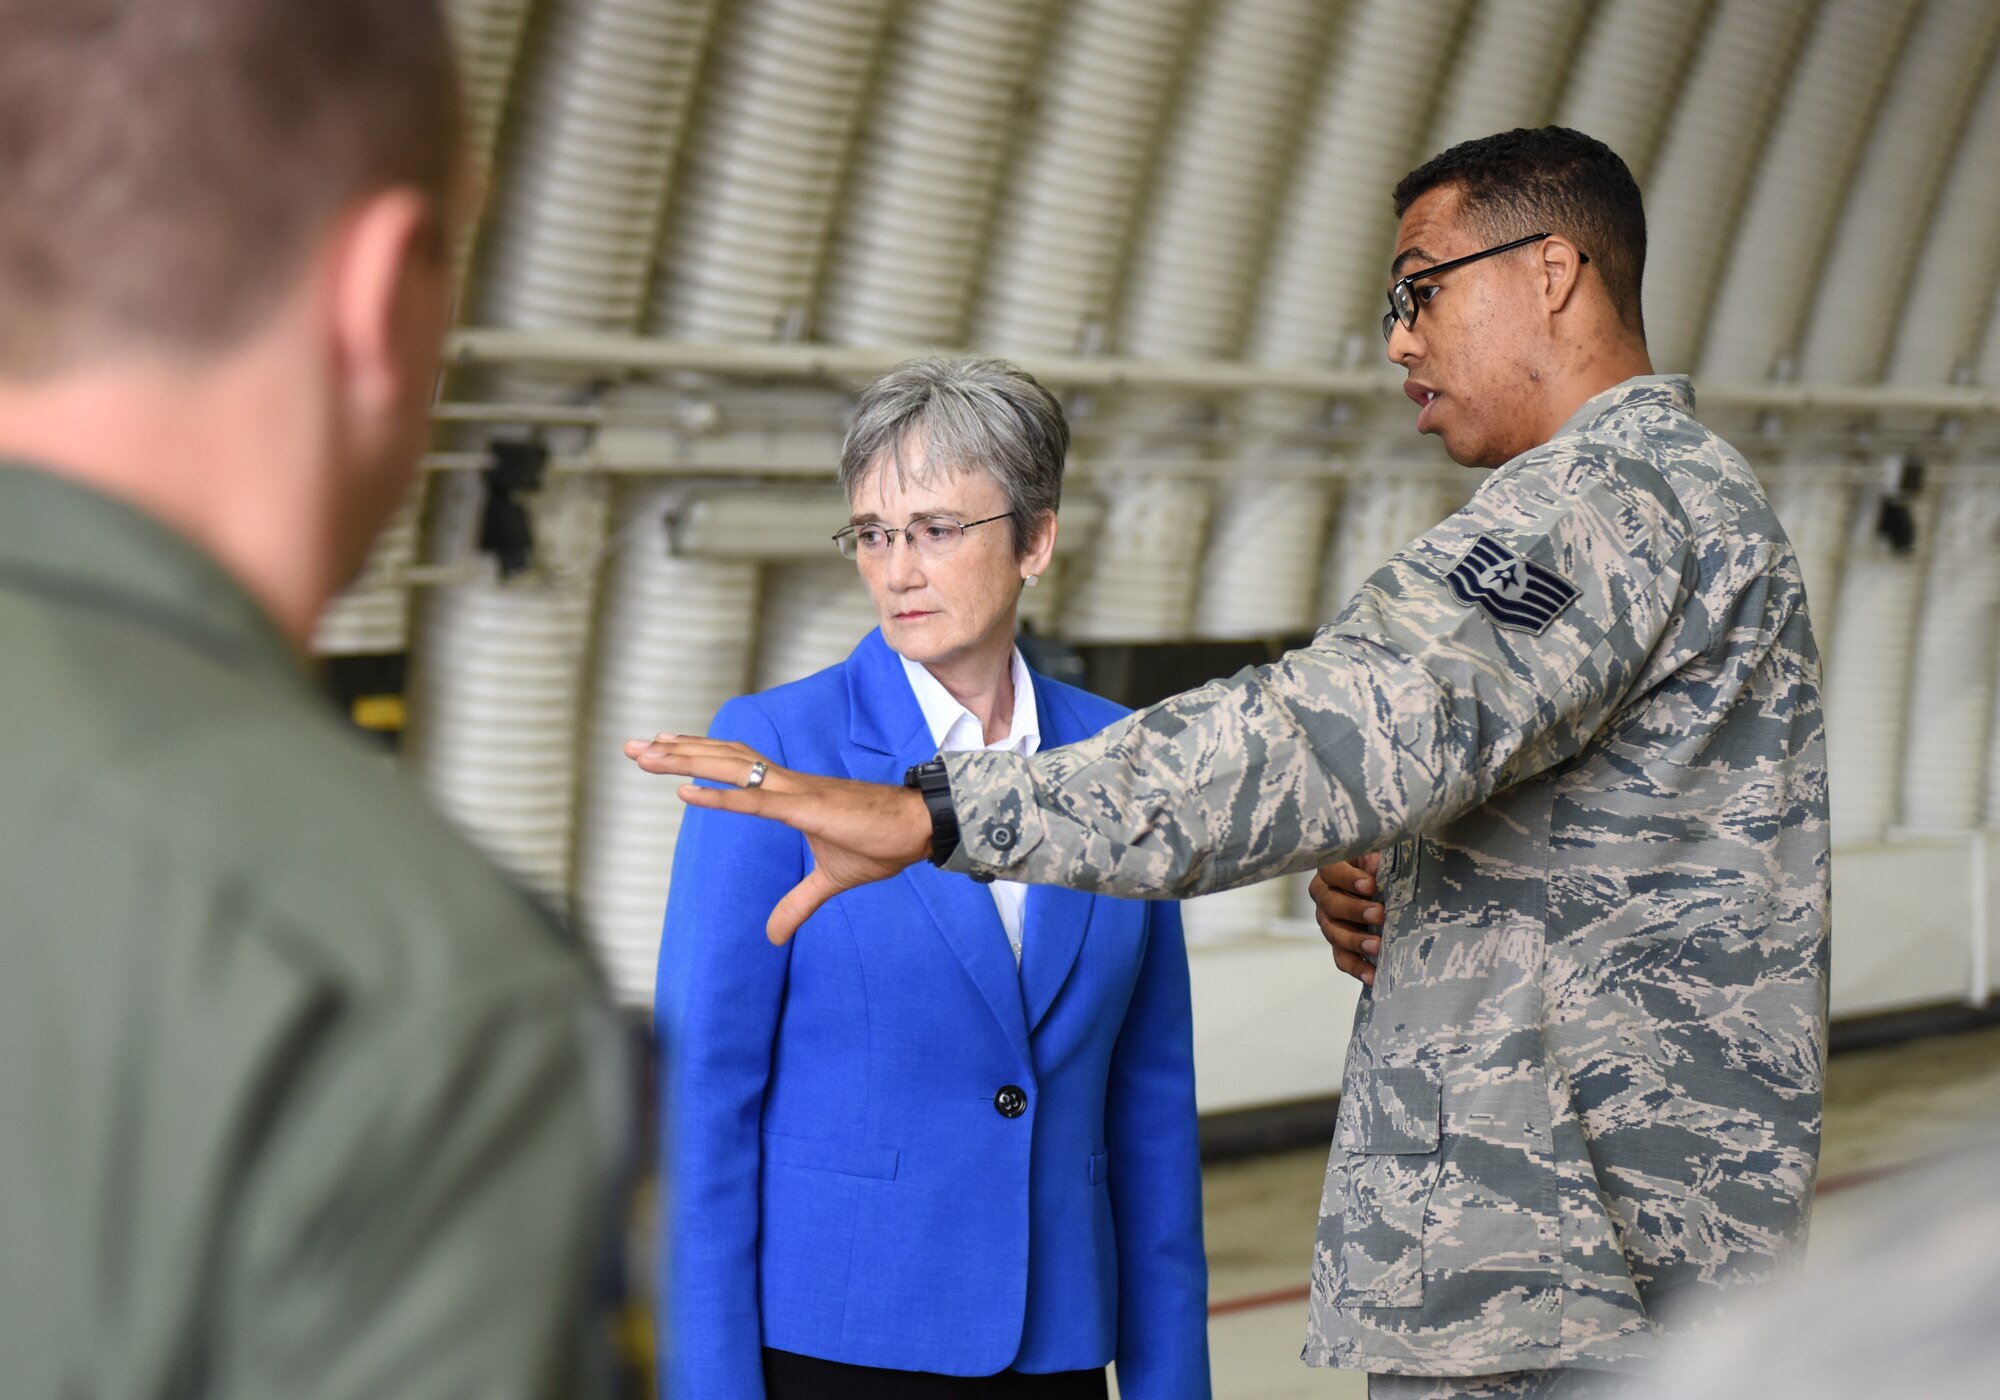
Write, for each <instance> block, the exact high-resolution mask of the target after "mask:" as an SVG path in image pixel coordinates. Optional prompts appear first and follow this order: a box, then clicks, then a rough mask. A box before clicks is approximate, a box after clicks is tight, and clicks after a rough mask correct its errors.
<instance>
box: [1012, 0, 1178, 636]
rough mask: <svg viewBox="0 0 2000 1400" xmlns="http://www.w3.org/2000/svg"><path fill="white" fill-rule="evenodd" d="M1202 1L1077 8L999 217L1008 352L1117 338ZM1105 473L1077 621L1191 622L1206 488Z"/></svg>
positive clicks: (1068, 17) (1142, 629) (1072, 583)
mask: <svg viewBox="0 0 2000 1400" xmlns="http://www.w3.org/2000/svg"><path fill="white" fill-rule="evenodd" d="M1196 9H1197V6H1196V5H1194V4H1193V3H1191V0H1078V3H1076V4H1075V5H1073V6H1072V7H1071V8H1069V9H1068V10H1066V11H1065V12H1064V13H1063V15H1062V18H1061V20H1060V21H1059V23H1058V25H1057V29H1056V32H1055V34H1054V36H1053V37H1052V39H1051V41H1050V43H1049V47H1048V57H1047V72H1046V74H1045V75H1044V77H1043V80H1042V84H1041V87H1040V105H1039V106H1038V108H1037V109H1036V112H1035V114H1034V116H1033V117H1032V118H1031V119H1030V122H1029V125H1028V128H1027V130H1026V131H1025V132H1024V133H1023V134H1022V136H1021V138H1020V145H1019V150H1018V153H1017V156H1016V159H1015V163H1014V166H1013V169H1012V171H1011V173H1010V176H1009V179H1008V182H1007V190H1006V194H1005V195H1004V197H1003V198H1002V200H1001V203H1000V208H999V216H998V219H997V221H996V225H995V227H994V229H993V232H992V241H991V244H990V251H989V253H988V257H987V262H986V266H985V269H984V272H983V275H982V278H981V287H982V290H981V294H980V298H979V302H978V307H977V310H976V312H975V315H974V322H973V324H974V331H973V339H974V340H975V341H976V342H977V343H978V344H980V345H984V346H988V347H990V348H992V349H993V350H994V351H996V352H997V353H1000V354H1003V355H1004V354H1008V353H1017V352H1031V351H1044V352H1048V351H1054V352H1059V353H1067V352H1072V351H1077V350H1088V349H1095V348H1099V347H1100V346H1101V345H1102V343H1103V341H1104V339H1105V336H1106V333H1107V330H1108V326H1109V319H1110V315H1111V310H1112V304H1113V301H1114V299H1115V297H1116V296H1117V293H1118V275H1119V269H1120V268H1121V266H1122V265H1123V263H1124V259H1125V255H1126V250H1127V246H1128V242H1129V238H1130V234H1131V229H1132V224H1133V218H1134V215H1135V212H1136V210H1137V208H1138V207H1139V200H1140V196H1141V193H1142V188H1143V181H1144V178H1145V175H1146V171H1147V168H1148V165H1149V162H1150V159H1151V157H1152V155H1153V151H1154V148H1155V146H1156V145H1157V144H1158V141H1159V133H1160V131H1161V129H1162V126H1163V125H1164V120H1165V117H1166V113H1167V111H1168V106H1169V101H1170V99H1171V97H1172V95H1173V92H1174V90H1175V86H1174V85H1175V82H1176V79H1177V78H1178V77H1179V74H1180V70H1181V66H1182V57H1183V55H1184V53H1185V51H1186V49H1187V46H1188V41H1189V36H1190V31H1191V27H1192V20H1193V16H1194V14H1195V11H1196ZM1168 450H1169V451H1173V452H1180V451H1182V448H1181V447H1180V445H1178V444H1173V443H1169V444H1168ZM1184 455H1192V454H1184ZM1097 485H1098V487H1099V489H1100V490H1101V491H1102V493H1103V494H1104V496H1105V499H1106V505H1107V507H1108V512H1109V516H1110V520H1109V523H1108V526H1107V529H1106V531H1105V534H1104V537H1103V539H1102V541H1101V543H1100V546H1099V548H1098V549H1096V550H1094V551H1092V552H1091V553H1090V554H1089V555H1087V556H1080V557H1078V558H1076V559H1075V560H1074V561H1073V563H1072V566H1071V569H1070V570H1066V571H1065V573H1066V574H1070V573H1072V571H1073V574H1074V575H1075V576H1073V577H1067V578H1066V580H1065V583H1066V593H1067V598H1066V602H1065V608H1066V610H1067V614H1068V622H1067V623H1066V625H1065V630H1066V631H1067V632H1068V633H1069V634H1070V635H1072V636H1076V637H1081V638H1091V639H1109V638H1120V639H1125V640H1140V639H1147V638H1158V637H1169V636H1178V635H1180V634H1181V633H1182V632H1183V631H1184V630H1185V628H1186V625H1187V596H1188V588H1187V586H1186V585H1185V583H1184V582H1183V583H1180V584H1179V586H1178V587H1175V584H1176V582H1177V576H1176V575H1174V574H1173V573H1172V572H1171V570H1172V569H1173V568H1174V567H1175V566H1178V567H1179V568H1180V569H1181V570H1182V575H1181V576H1180V577H1184V575H1185V572H1186V571H1187V570H1188V569H1190V568H1191V566H1192V562H1193V558H1194V555H1193V554H1191V553H1189V552H1188V548H1189V546H1188V545H1187V543H1186V542H1185V541H1186V539H1187V538H1188V537H1191V538H1192V540H1193V546H1192V548H1193V549H1194V550H1197V551H1198V550H1199V548H1200V539H1201V532H1202V528H1203V525H1204V524H1205V523H1206V519H1207V500H1206V493H1205V492H1203V491H1201V490H1200V489H1199V488H1198V487H1191V486H1188V485H1187V484H1185V483H1165V484H1158V483H1154V482H1152V481H1149V480H1144V479H1141V480H1128V479H1123V478H1120V477H1118V476H1109V477H1105V478H1100V479H1099V481H1098V483H1097ZM1133 493H1137V496H1136V497H1135V498H1134V499H1133V500H1129V501H1128V500H1125V499H1124V497H1125V496H1127V495H1132V494H1133ZM1140 497H1143V498H1144V499H1139V498H1140ZM1128 520H1130V521H1134V522H1142V523H1141V528H1142V530H1143V531H1149V532H1159V531H1164V535H1165V536H1166V537H1167V538H1170V539H1171V540H1172V541H1173V544H1174V547H1176V548H1179V549H1181V550H1182V553H1181V554H1179V555H1178V556H1177V557H1175V558H1173V559H1165V560H1163V559H1162V558H1161V557H1160V556H1157V555H1151V554H1148V553H1146V552H1145V551H1144V541H1143V540H1142V539H1138V538H1134V537H1131V536H1128V535H1126V534H1125V533H1124V531H1123V528H1122V525H1121V522H1124V521H1128ZM1163 589H1164V590H1166V592H1167V596H1163ZM1128 602H1129V603H1130V604H1132V605H1133V606H1132V607H1131V608H1130V609H1129V610H1128Z"/></svg>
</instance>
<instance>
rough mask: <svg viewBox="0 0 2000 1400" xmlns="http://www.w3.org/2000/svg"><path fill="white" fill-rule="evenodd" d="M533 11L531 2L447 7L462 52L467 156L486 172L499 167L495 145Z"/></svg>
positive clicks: (478, 0)
mask: <svg viewBox="0 0 2000 1400" xmlns="http://www.w3.org/2000/svg"><path fill="white" fill-rule="evenodd" d="M529 5H530V0H450V3H449V4H448V5H447V7H446V14H447V17H448V18H449V19H450V21H451V30H452V39H453V41H454V43H455V44H456V45H457V48H458V73H459V84H460V86H461V88H462V89H463V92H464V101H465V145H466V150H467V151H468V153H469V154H470V156H471V159H472V164H473V167H474V168H475V169H477V170H479V171H482V172H483V171H485V170H486V168H487V167H488V166H489V165H491V164H492V163H493V143H494V140H495V138H496V137H497V136H498V135H499V131H500V113H501V111H502V110H503V109H504V108H505V107H506V105H507V93H508V91H509V89H510V88H511V87H512V86H513V82H514V68H515V65H516V63H517V62H518V61H519V59H520V56H521V36H522V33H523V32H524V31H525V30H526V29H527V26H528V9H529Z"/></svg>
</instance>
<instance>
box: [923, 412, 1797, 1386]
mask: <svg viewBox="0 0 2000 1400" xmlns="http://www.w3.org/2000/svg"><path fill="white" fill-rule="evenodd" d="M1692 408H1693V400H1692V391H1691V389H1690V387H1689V385H1688V382H1687V381H1686V380H1685V379H1681V378H1673V377H1647V378H1639V379H1633V380H1628V381H1627V382H1625V383H1624V384H1621V385H1619V386H1617V387H1616V388H1614V389H1611V390H1609V391H1607V392H1605V393H1603V394H1600V395H1598V396H1597V397H1596V398H1593V399H1591V400H1590V401H1589V402H1588V403H1586V404H1585V405H1583V407H1582V408H1581V409H1579V410H1578V412H1577V413H1576V414H1575V416H1574V417H1572V418H1571V420H1570V421H1569V422H1568V423H1567V424H1565V425H1564V427H1563V429H1562V430H1561V431H1560V432H1559V433H1558V434H1557V435H1556V436H1555V437H1554V438H1553V439H1551V440H1550V441H1549V442H1547V443H1545V444H1543V445H1542V446H1541V447H1538V448H1536V449H1534V450H1533V451H1531V452H1527V453H1524V454H1522V455H1521V456H1520V457H1518V458H1516V459H1514V460H1513V461H1511V462H1508V463H1507V464H1506V465H1504V466H1502V467H1500V468H1498V469H1497V470H1495V471H1494V472H1493V474H1492V476H1491V477H1490V478H1489V479H1488V480H1487V481H1486V482H1485V483H1484V484H1483V485H1482V486H1481V487H1480V489H1479V491H1478V493H1477V494H1476V495H1475V496H1474V497H1473V499H1472V500H1471V501H1470V502H1469V503H1468V504H1467V505H1466V507H1465V508H1464V509H1463V510H1461V511H1459V512H1458V513H1457V514H1455V515H1453V516H1452V517H1451V518H1449V519H1447V520H1446V521H1444V522H1443V523H1442V524H1440V525H1438V526H1437V527H1436V528H1434V529H1432V530H1431V531H1430V532H1429V533H1427V534H1426V535H1424V536H1423V537H1422V538H1420V539H1418V540H1416V541H1415V542H1414V543H1412V544H1411V545H1409V546H1408V547H1407V548H1405V549H1404V550H1403V551H1402V552H1401V553H1399V554H1398V555H1397V556H1396V557H1395V558H1394V559H1392V560H1391V561H1390V562H1389V563H1388V564H1386V565H1384V566H1383V568H1382V569H1381V570H1380V571H1379V572H1377V573H1376V574H1375V575H1374V576H1373V577H1372V578H1371V579H1370V580H1369V581H1368V583H1367V585H1366V586H1365V587H1363V589H1362V590H1361V592H1360V593H1359V594H1358V595H1357V596H1356V597H1355V599H1354V600H1353V601H1352V602H1351V603H1350V604H1349V605H1348V606H1347V608H1346V609H1345V610H1343V612H1342V613H1341V615H1340V616H1339V617H1338V618H1337V619H1336V620H1335V621H1334V622H1333V623H1332V624H1331V625H1330V626H1328V627H1326V628H1325V629H1323V630H1322V631H1321V632H1320V633H1319V635H1318V636H1317V637H1315V638H1314V640H1313V642H1312V644H1311V645H1310V646H1309V647H1306V648H1304V649H1302V650H1300V651H1297V652H1293V653H1291V654H1289V655H1287V656H1286V657H1284V658H1283V659H1281V660H1279V661H1277V662H1274V663H1273V664H1271V665H1269V666H1263V667H1258V668H1254V669H1251V670H1246V671H1244V672H1242V673H1240V674H1239V675H1237V676H1234V677H1232V678H1231V679H1229V680H1226V681H1219V682H1216V683H1213V684H1211V685H1208V686H1204V687H1202V688H1201V689H1199V690H1195V691H1191V692H1189V693H1187V694H1185V695H1181V696H1177V697H1175V698H1173V699H1170V700H1167V701H1165V702H1163V703H1161V704H1159V705H1156V706H1154V707H1152V708H1151V709H1148V710H1142V711H1140V712H1139V713H1137V714H1135V715H1133V716H1131V717H1130V718H1128V719H1126V720H1124V721H1122V722H1121V723H1119V724H1116V725H1113V726H1112V727H1111V728H1109V729H1107V730H1105V731H1104V732H1103V733H1101V734H1099V735H1098V736H1097V737H1095V738H1094V739H1091V740H1089V741H1086V742H1084V743H1081V744H1075V745H1071V746H1068V747H1066V748H1062V749H1058V750H1054V751H1052V752H1050V753H1046V754H1042V755H1039V756H1037V757H1035V758H1033V759H1025V760H1024V759H1021V758H1018V757H1016V756H1012V755H1006V754H998V753H966V754H952V755H948V756H947V762H948V764H949V765H950V770H951V778H952V792H953V799H954V803H955V805H956V807H957V810H958V814H959V820H960V824H961V830H962V833H963V839H962V844H961V846H960V848H959V851H958V854H957V855H956V856H955V857H954V858H953V861H952V868H954V869H959V870H964V871H967V872H969V873H973V874H978V875H990V876H1001V877H1005V878H1008V879H1014V880H1030V881H1041V882H1047V883H1055V884H1065V885H1072V886H1076V887H1078V888H1082V889H1089V890H1096V891H1101V892H1104V893H1108V894H1116V895H1137V896H1147V895H1152V896H1167V897H1176V898H1178V897H1181V896H1186V895H1193V894H1200V893H1204V892H1206V891H1209V890H1217V889H1227V888H1230V887H1232V886H1236V885H1243V884H1248V883H1251V882H1253V881H1257V880H1262V879H1268V878H1270V877H1272V876H1275V875H1283V874H1288V873H1295V872H1300V871H1305V870H1308V869H1310V868H1312V867H1313V866H1315V865H1317V864H1319V863H1320V862H1322V861H1324V860H1326V859H1328V858H1331V857H1342V856H1353V855H1358V854H1361V853H1363V852H1366V851H1370V850H1377V849H1382V850H1386V851H1387V856H1386V859H1385V861H1384V875H1385V879H1384V888H1383V903H1384V905H1385V907H1386V910H1387V916H1388V917H1387V923H1386V926H1385V929H1384V938H1383V946H1382V952H1381V956H1380V958H1379V959H1378V971H1377V977H1376V983H1375V988H1374V991H1373V994H1372V995H1370V996H1365V997H1364V998H1363V999H1362V1001H1361V1005H1360V1010H1359V1012H1358V1013H1357V1016H1356V1020H1355V1026H1354V1035H1353V1041H1352V1043H1351V1046H1350V1049H1349V1054H1348V1061H1347V1072H1346V1083H1345V1086H1344V1092H1343V1094H1342V1099H1341V1109H1340V1116H1339V1120H1338V1122H1339V1126H1338V1129H1337V1132H1336V1137H1335V1141H1334V1145H1333V1152H1332V1158H1331V1161H1330V1163H1329V1166H1328V1171H1327V1179H1326V1191H1325V1196H1324V1198H1323V1200H1322V1203H1321V1212H1320V1214H1321V1219H1320V1230H1319V1241H1318V1248H1317V1250H1316V1254H1315V1259H1314V1265H1313V1304H1312V1320H1311V1327H1310V1333H1309V1336H1308V1340H1307V1344H1306V1347H1305V1357H1306V1359H1307V1360H1308V1361H1310V1362H1312V1363H1314V1364H1318V1365H1338V1366H1348V1367H1357V1368H1362V1369H1366V1370H1371V1371H1383V1372H1399V1373H1405V1374H1414V1375H1474V1374H1482V1373H1486V1372H1494V1371H1505V1370H1514V1369H1531V1368H1538V1367H1549V1366H1584V1367H1601V1368H1611V1369H1623V1368H1625V1367H1627V1366H1630V1365H1633V1364H1637V1363H1639V1362H1641V1361H1642V1360H1643V1358H1645V1357H1646V1356H1647V1355H1649V1354H1650V1353H1651V1352H1652V1350H1653V1349H1654V1346H1655V1344H1656V1336H1657V1334H1658V1333H1659V1332H1660V1331H1661V1330H1662V1329H1663V1328H1666V1327H1670V1326H1673V1325H1675V1324H1676V1323H1677V1322H1686V1321H1689V1320H1692V1319H1693V1318H1694V1317H1695V1316H1697V1315H1699V1314H1700V1313H1702V1312H1704V1311H1706V1310H1708V1309H1711V1308H1713V1307H1714V1305H1715V1303H1716V1300H1717V1298H1718V1297H1719V1295H1720V1294H1721V1293H1722V1292H1723V1291H1724V1290H1725V1288H1726V1287H1727V1286H1729V1285H1732V1284H1738V1283H1742V1282H1748V1281H1752V1280H1756V1279H1759V1278H1763V1277H1765V1276H1767V1275H1769V1274H1770V1273H1772V1272H1773V1271H1774V1270H1776V1269H1778V1268H1780V1267H1782V1266H1783V1265H1784V1264H1785V1263H1786V1262H1787V1261H1788V1260H1789V1259H1790V1258H1792V1257H1794V1256H1795V1255H1796V1253H1797V1251H1798V1249H1799V1247H1800V1245H1801V1244H1802V1243H1803V1239H1804V1234H1805V1226H1806V1218H1807V1213H1808V1208H1809V1203H1810V1199H1811V1192H1812V1183H1813V1175H1814V1170H1815V1165H1816V1162H1817V1157H1818V1150H1819V1122H1820V1090H1821V1081H1822V1073H1823V1065H1824V1058H1825V1056H1824V1047H1825V1031H1826V977H1827V915H1828V827H1827V792H1826V751H1825V739H1824V735H1823V732H1822V728H1821V714H1820V696H1819V660H1818V653H1817V649H1816V648H1815V646H1814V642H1813V636H1812V628H1811V625H1810V623H1809V621H1808V619H1807V614H1806V603H1805V594H1804V590H1803V588H1802V586H1801V583H1800V579H1799V569H1798V562H1797V559H1796V558H1795V556H1794V554H1793V552H1792V548H1791V545H1790V543H1789V542H1788V541H1787V539H1786V538H1785V535H1784V532H1783V530H1782V529H1781V527H1780V526H1779V524H1778V521H1777V519H1776V517H1775V516H1774V515H1773V514H1772V512H1771V508H1770V505H1769V503H1768V501H1767V500H1766V499H1765V496H1764V493H1763V491H1762V489H1761V488H1760V487H1759V485H1758V483H1757V480H1756V478H1755V477H1754V476H1753V475H1752V473H1751V471H1750V468H1749V466H1748V465H1747V464H1746V463H1745V462H1744V460H1743V459H1742V458H1741V457H1740V456H1739V455H1738V454H1737V453H1736V452H1734V451H1733V450H1732V449H1731V448H1729V446H1728V445H1727V444H1725V443H1724V442H1722V441H1721V440H1720V439H1719V438H1717V437H1715V436H1714V435H1713V434H1712V433H1710V432H1708V431H1707V430H1706V429H1705V428H1703V427H1702V426H1701V425H1700V424H1699V423H1698V422H1696V421H1695V420H1694V418H1693V417H1692V416H1691V412H1692ZM1114 1150H1115V1149H1114Z"/></svg>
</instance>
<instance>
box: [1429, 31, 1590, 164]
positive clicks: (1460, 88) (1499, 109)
mask: <svg viewBox="0 0 2000 1400" xmlns="http://www.w3.org/2000/svg"><path fill="white" fill-rule="evenodd" d="M1589 13H1590V5H1589V4H1588V3H1586V0H1483V3H1481V4H1479V5H1477V6H1475V7H1474V9H1473V11H1472V16H1471V22H1470V25H1469V27H1468V28H1467V29H1466V32H1465V36H1464V38H1462V39H1461V40H1459V46H1458V54H1457V56H1456V57H1455V58H1454V59H1453V60H1452V65H1451V78H1450V81H1448V82H1447V83H1446V84H1445V85H1444V98H1443V101H1442V102H1441V104H1440V105H1439V107H1438V112H1437V116H1436V118H1435V119H1434V120H1433V121H1432V122H1431V132H1430V141H1429V143H1428V144H1429V146H1430V149H1429V150H1428V151H1426V152H1425V153H1424V154H1425V155H1426V156H1429V155H1435V154H1436V153H1437V152H1439V151H1443V150H1446V149H1448V148H1450V147H1452V146H1456V145H1457V144H1458V143H1459V142H1461V141H1469V140H1473V139H1475V138H1477V137H1481V136H1491V135H1492V134H1493V133H1494V132H1496V131H1510V130H1512V129H1513V128H1515V127H1517V126H1541V125H1543V124H1544V123H1545V122H1546V121H1547V119H1548V114H1549V112H1550V110H1551V109H1552V108H1553V107H1554V106H1555V98H1556V93H1557V91H1558V90H1559V89H1560V87H1561V85H1562V80H1563V75H1564V74H1565V73H1566V72H1568V71H1569V58H1570V54H1571V52H1572V51H1573V50H1574V48H1575V46H1576V40H1577V34H1578V31H1579V30H1581V28H1582V27H1583V21H1584V17H1585V16H1586V15H1588V14H1589ZM1432 37H1433V39H1435V36H1432Z"/></svg>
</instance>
